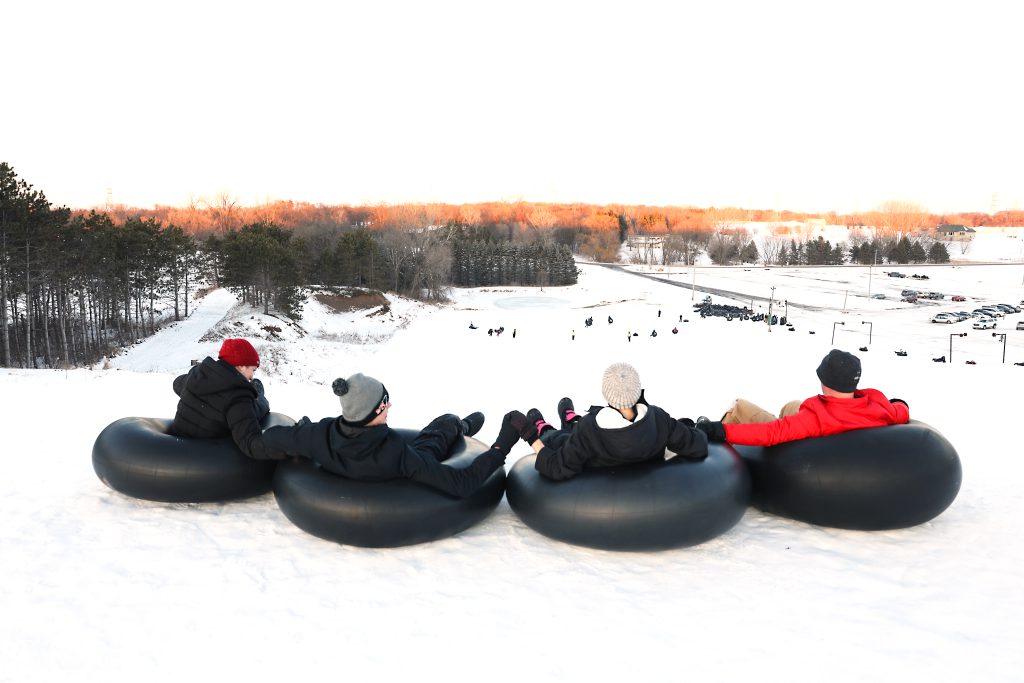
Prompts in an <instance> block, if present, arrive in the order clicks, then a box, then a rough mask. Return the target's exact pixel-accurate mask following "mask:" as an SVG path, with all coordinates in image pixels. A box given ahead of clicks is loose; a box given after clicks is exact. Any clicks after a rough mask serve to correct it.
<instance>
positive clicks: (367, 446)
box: [263, 373, 515, 498]
mask: <svg viewBox="0 0 1024 683" xmlns="http://www.w3.org/2000/svg"><path fill="white" fill-rule="evenodd" d="M331 389H332V391H333V392H334V394H335V395H336V396H337V397H338V400H339V401H341V415H338V416H336V417H326V418H323V419H322V420H320V421H318V422H312V421H311V420H310V419H309V418H308V417H303V418H302V419H301V420H299V421H298V422H297V423H296V424H295V425H294V426H292V427H271V428H270V429H268V430H267V431H265V432H264V433H263V439H264V441H266V442H267V444H268V445H272V447H273V448H276V449H279V450H281V451H284V452H286V453H287V454H288V455H292V456H299V457H304V458H309V459H311V460H314V461H316V462H317V463H319V465H320V466H321V467H322V468H323V469H325V470H327V471H328V472H333V473H335V474H338V475H341V476H344V477H348V478H350V479H360V480H364V481H384V480H388V479H412V480H413V481H417V482H420V483H421V484H425V485H427V486H430V487H431V488H434V489H437V490H439V491H442V492H444V493H447V494H449V495H452V496H455V497H457V498H465V497H467V496H470V495H472V494H473V493H474V492H475V491H476V490H477V489H479V488H480V487H481V486H483V484H484V482H486V481H487V479H488V478H489V477H490V476H491V475H492V474H493V473H494V472H495V471H496V470H497V469H498V468H499V467H502V466H503V465H504V464H505V456H506V455H508V449H507V448H502V447H501V446H502V444H504V443H505V442H507V441H508V436H507V435H506V437H505V440H504V441H502V440H501V437H499V442H500V443H496V444H495V445H494V446H492V447H491V448H490V449H489V450H487V451H486V452H484V453H482V454H480V455H478V456H477V457H476V459H474V460H473V462H472V463H470V464H469V466H467V467H464V468H456V467H447V466H446V465H444V461H445V460H447V459H448V458H449V457H450V455H451V452H452V447H453V446H454V445H455V443H456V442H457V441H458V440H460V439H462V438H463V437H472V436H473V435H474V434H476V433H477V432H479V431H480V428H481V427H482V426H483V424H484V415H483V413H480V412H475V413H471V414H469V415H467V416H466V417H464V418H461V419H460V418H459V417H458V416H457V415H453V414H450V413H449V414H445V415H440V416H438V417H436V418H434V419H433V420H432V421H431V422H430V424H428V425H427V426H426V427H424V428H423V429H422V430H421V431H420V433H419V434H418V435H417V436H416V437H415V438H414V439H412V440H407V439H406V438H404V437H403V436H402V435H401V434H399V433H398V432H396V431H395V430H393V429H391V427H389V426H388V424H387V421H388V413H389V411H390V408H391V395H390V394H389V393H388V390H387V388H385V386H384V384H383V382H381V381H380V380H378V379H375V378H373V377H370V376H368V375H364V374H362V373H356V374H354V375H350V376H349V377H347V378H341V377H339V378H338V379H336V380H334V382H332V383H331ZM511 429H512V428H511V427H508V428H507V429H505V430H504V432H508V431H510V430H511ZM512 440H513V441H514V440H515V432H514V431H512Z"/></svg>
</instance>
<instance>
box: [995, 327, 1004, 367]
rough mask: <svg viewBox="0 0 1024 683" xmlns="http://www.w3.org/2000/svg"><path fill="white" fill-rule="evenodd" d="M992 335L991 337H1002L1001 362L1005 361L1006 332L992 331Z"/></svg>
mask: <svg viewBox="0 0 1024 683" xmlns="http://www.w3.org/2000/svg"><path fill="white" fill-rule="evenodd" d="M992 336H993V337H1002V338H1003V362H1004V363H1005V362H1006V333H1005V332H993V333H992Z"/></svg>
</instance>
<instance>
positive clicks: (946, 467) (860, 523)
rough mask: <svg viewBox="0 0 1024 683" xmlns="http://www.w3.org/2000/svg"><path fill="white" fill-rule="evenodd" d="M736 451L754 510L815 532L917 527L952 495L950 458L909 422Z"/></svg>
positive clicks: (955, 485) (944, 447)
mask: <svg viewBox="0 0 1024 683" xmlns="http://www.w3.org/2000/svg"><path fill="white" fill-rule="evenodd" d="M736 450H738V451H739V453H740V455H741V456H742V457H743V460H744V462H746V463H747V467H748V469H749V470H750V477H751V483H752V486H753V490H752V502H753V504H754V505H755V506H756V507H758V508H760V509H761V510H764V511H765V512H771V513H773V514H776V515H781V516H783V517H789V518H792V519H797V520H800V521H803V522H809V523H811V524H818V525H821V526H829V527H838V528H840V529H861V530H866V531H875V530H882V529H901V528H904V527H909V526H914V525H916V524H922V523H924V522H927V521H928V520H930V519H933V518H934V517H936V516H938V515H939V514H940V513H941V512H942V511H943V510H945V509H946V508H947V507H949V505H950V503H952V502H953V499H954V498H956V495H957V493H958V492H959V491H960V481H961V477H962V472H961V468H960V458H959V456H958V455H957V453H956V450H955V449H954V448H953V446H952V445H951V444H950V443H949V441H947V440H946V439H945V438H944V437H943V436H942V435H941V434H939V433H938V432H937V431H936V430H935V429H933V428H932V427H929V426H928V425H926V424H924V423H923V422H917V421H913V420H912V421H911V422H909V423H907V424H903V425H891V426H888V427H872V428H869V429H857V430H854V431H850V432H843V433H842V434H833V435H832V436H823V437H818V438H813V439H801V440H799V441H790V442H788V443H783V444H777V445H775V446H771V447H768V448H761V447H758V446H736Z"/></svg>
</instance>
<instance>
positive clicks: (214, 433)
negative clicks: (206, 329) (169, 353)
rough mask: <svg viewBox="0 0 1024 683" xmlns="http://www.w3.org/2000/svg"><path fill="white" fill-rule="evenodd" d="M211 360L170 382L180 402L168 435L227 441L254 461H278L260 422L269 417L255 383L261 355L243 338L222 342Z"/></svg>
mask: <svg viewBox="0 0 1024 683" xmlns="http://www.w3.org/2000/svg"><path fill="white" fill-rule="evenodd" d="M217 356H218V359H217V360H214V359H213V358H210V357H209V356H207V357H206V358H205V359H203V362H201V363H197V364H196V365H194V366H193V367H192V369H191V370H189V372H188V374H185V375H180V376H179V377H177V378H175V380H174V384H173V387H174V393H176V394H177V395H178V397H179V400H178V409H177V411H176V412H175V414H174V421H173V422H172V423H171V427H170V429H169V430H168V432H169V433H170V434H173V435H175V436H184V437H190V438H194V439H214V438H218V437H225V436H230V437H231V438H232V439H233V440H234V442H235V444H236V445H237V446H238V448H239V450H241V451H242V452H243V453H245V454H246V455H247V456H249V457H250V458H255V459H257V460H282V459H284V458H285V457H287V456H286V455H285V453H283V452H281V451H277V450H275V449H272V448H269V447H267V445H266V444H265V443H264V441H263V429H262V428H261V427H260V420H262V419H263V418H264V417H266V416H267V414H268V413H269V412H270V402H269V401H268V400H267V397H266V396H265V395H264V393H263V383H262V382H260V381H259V380H258V379H255V377H254V375H255V373H256V369H257V368H258V367H259V366H260V355H259V353H257V352H256V349H255V347H253V345H252V344H250V343H249V341H248V340H246V339H225V340H224V343H223V344H221V346H220V351H219V352H218V354H217Z"/></svg>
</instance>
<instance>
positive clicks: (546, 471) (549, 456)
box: [506, 363, 708, 480]
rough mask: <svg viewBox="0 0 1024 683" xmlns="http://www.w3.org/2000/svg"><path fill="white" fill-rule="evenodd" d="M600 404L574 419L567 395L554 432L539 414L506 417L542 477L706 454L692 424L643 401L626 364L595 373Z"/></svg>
mask: <svg viewBox="0 0 1024 683" xmlns="http://www.w3.org/2000/svg"><path fill="white" fill-rule="evenodd" d="M601 393H602V395H603V396H604V400H605V401H606V402H607V405H605V406H591V407H590V409H589V410H588V411H587V413H586V414H585V415H579V414H577V413H576V412H575V408H574V405H573V402H572V399H570V398H569V397H568V396H566V397H564V398H563V399H562V400H560V401H559V402H558V417H559V422H560V424H561V428H560V429H555V428H554V427H553V426H552V425H550V424H548V423H547V422H546V421H545V420H544V417H543V415H541V413H540V411H539V410H537V409H536V408H531V409H530V410H529V411H528V412H527V413H526V415H525V416H524V415H523V414H522V413H519V412H518V411H513V412H512V413H509V414H508V415H506V418H508V419H509V420H510V422H511V424H512V425H513V426H514V427H515V428H516V429H517V430H518V431H519V434H520V436H521V437H522V439H523V440H524V441H526V443H528V444H529V445H530V447H531V448H533V450H534V452H535V453H536V454H537V459H536V461H535V464H534V467H536V469H537V471H538V472H540V473H541V474H542V475H543V476H545V477H547V478H548V479H554V480H563V479H569V478H571V477H574V476H576V475H577V474H579V473H580V472H582V471H583V470H584V469H587V468H600V467H613V466H615V465H625V464H629V463H636V462H645V461H647V460H656V459H664V460H668V459H670V458H672V457H675V456H676V455H680V456H683V457H685V458H690V459H698V460H699V459H701V458H704V457H706V456H707V454H708V441H707V437H705V435H704V434H703V433H702V432H700V431H698V430H696V429H694V428H693V420H690V419H688V418H680V419H674V418H672V417H671V416H670V415H669V414H668V412H667V411H665V410H664V409H663V408H659V407H658V406H654V405H650V404H648V403H647V401H646V399H644V391H643V388H642V386H641V384H640V374H639V373H638V372H637V371H636V368H634V367H633V366H632V365H629V364H628V363H613V364H612V365H609V366H608V367H607V368H605V370H604V372H603V373H602V375H601Z"/></svg>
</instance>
